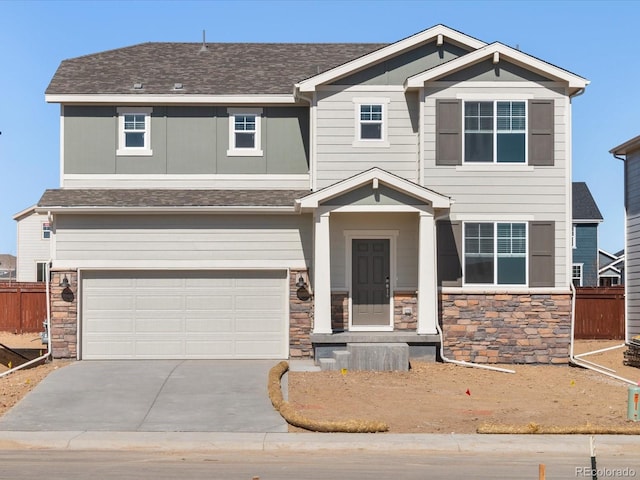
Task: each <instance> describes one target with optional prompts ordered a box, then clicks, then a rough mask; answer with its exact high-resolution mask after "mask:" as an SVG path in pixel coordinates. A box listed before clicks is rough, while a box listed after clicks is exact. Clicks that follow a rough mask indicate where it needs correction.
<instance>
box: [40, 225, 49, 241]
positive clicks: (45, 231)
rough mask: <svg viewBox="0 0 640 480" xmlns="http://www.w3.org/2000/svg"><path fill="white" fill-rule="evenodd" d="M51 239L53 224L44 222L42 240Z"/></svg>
mask: <svg viewBox="0 0 640 480" xmlns="http://www.w3.org/2000/svg"><path fill="white" fill-rule="evenodd" d="M50 238H51V224H50V223H49V222H44V223H43V224H42V239H43V240H49V239H50Z"/></svg>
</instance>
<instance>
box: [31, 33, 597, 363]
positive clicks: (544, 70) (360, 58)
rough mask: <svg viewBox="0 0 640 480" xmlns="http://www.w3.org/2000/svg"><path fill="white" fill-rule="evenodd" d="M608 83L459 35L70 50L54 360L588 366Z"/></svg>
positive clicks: (51, 92)
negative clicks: (389, 349) (424, 359)
mask: <svg viewBox="0 0 640 480" xmlns="http://www.w3.org/2000/svg"><path fill="white" fill-rule="evenodd" d="M588 83H589V82H588V81H587V80H585V79H584V78H582V77H580V76H578V75H575V74H573V73H571V72H569V71H567V70H564V69H562V68H559V67H557V66H554V65H552V64H550V63H547V62H544V61H542V60H540V59H538V58H535V57H533V56H530V55H527V54H525V53H523V52H522V51H520V50H518V49H514V48H511V47H508V46H506V45H503V44H501V43H498V42H496V43H491V44H487V43H484V42H482V41H480V40H477V39H475V38H472V37H469V36H467V35H465V34H463V33H460V32H458V31H455V30H452V29H450V28H448V27H445V26H442V25H437V26H435V27H433V28H430V29H428V30H425V31H423V32H420V33H417V34H415V35H412V36H410V37H408V38H405V39H403V40H400V41H398V42H396V43H393V44H388V45H387V44H241V43H227V44H211V43H210V44H189V43H146V44H141V45H135V46H132V47H127V48H120V49H116V50H111V51H107V52H102V53H96V54H93V55H85V56H82V57H78V58H74V59H70V60H65V61H63V62H62V64H61V65H60V67H59V68H58V70H57V72H56V73H55V75H54V77H53V79H52V81H51V83H50V85H49V87H48V88H47V91H46V100H47V101H48V102H51V103H59V104H60V105H61V156H62V158H61V169H62V171H61V186H60V188H59V189H55V190H47V191H46V192H45V193H44V195H43V196H42V198H41V199H40V201H39V202H38V206H37V207H36V212H38V213H40V214H47V215H50V216H51V218H52V219H53V224H52V226H53V230H52V248H51V258H52V290H51V292H52V293H51V294H52V299H53V300H54V301H53V302H52V310H53V311H52V319H53V324H52V337H53V339H54V340H53V354H54V356H55V357H73V358H75V357H77V358H82V359H102V358H288V357H294V358H299V357H312V356H315V357H316V358H318V357H322V356H325V355H329V354H330V352H331V350H333V349H340V348H344V347H345V345H347V344H351V343H359V342H361V343H367V344H369V343H376V342H382V343H393V342H399V343H401V344H404V343H406V344H408V345H409V346H410V347H411V355H430V354H432V353H434V352H435V350H436V348H438V347H439V346H440V340H441V337H440V336H439V327H440V326H442V330H443V333H444V345H443V350H444V354H445V356H447V357H449V358H455V359H459V360H471V361H475V362H483V363H496V362H511V363H536V362H537V363H566V362H567V360H568V347H569V341H570V338H569V337H570V330H571V328H570V324H571V321H570V316H571V312H570V310H571V307H570V305H571V291H570V282H571V267H572V258H571V254H572V249H571V225H572V212H571V210H570V208H569V205H570V204H571V202H570V195H571V178H570V172H571V131H570V130H571V102H572V97H573V96H575V95H578V94H581V93H582V92H583V91H584V89H585V87H586V86H587V84H588ZM60 298H62V299H63V300H65V301H63V302H61V301H60Z"/></svg>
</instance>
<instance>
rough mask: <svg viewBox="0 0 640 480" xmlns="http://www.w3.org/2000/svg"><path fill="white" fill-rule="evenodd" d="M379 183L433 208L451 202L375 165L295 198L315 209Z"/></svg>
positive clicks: (442, 206) (375, 186)
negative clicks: (366, 186)
mask: <svg viewBox="0 0 640 480" xmlns="http://www.w3.org/2000/svg"><path fill="white" fill-rule="evenodd" d="M380 183H382V184H383V185H385V186H387V187H389V188H390V189H392V190H396V191H398V192H399V193H400V194H401V197H402V198H403V199H406V198H415V199H416V202H414V203H412V204H426V205H431V206H433V208H449V207H450V206H451V203H452V202H451V199H450V198H449V197H447V196H445V195H442V194H440V193H437V192H434V191H433V190H429V189H427V188H424V187H421V186H420V185H417V184H415V183H413V182H410V181H409V180H405V179H404V178H401V177H398V176H396V175H393V174H391V173H389V172H387V171H385V170H382V169H380V168H377V167H374V168H372V169H370V170H367V171H365V172H362V173H359V174H358V175H354V176H353V177H350V178H347V179H346V180H343V181H341V182H338V183H335V184H333V185H331V186H329V187H326V188H323V189H321V190H318V191H317V192H314V193H312V194H310V195H307V196H305V197H303V198H301V199H299V200H296V203H297V204H298V205H299V206H300V208H303V209H315V208H318V206H320V205H321V204H323V203H327V202H329V201H330V200H332V199H335V198H339V197H343V198H349V195H347V194H348V193H349V192H352V191H356V190H358V189H360V188H361V187H363V186H365V185H368V184H371V185H373V188H374V189H376V188H377V186H378V185H379V184H380ZM397 198H400V197H397Z"/></svg>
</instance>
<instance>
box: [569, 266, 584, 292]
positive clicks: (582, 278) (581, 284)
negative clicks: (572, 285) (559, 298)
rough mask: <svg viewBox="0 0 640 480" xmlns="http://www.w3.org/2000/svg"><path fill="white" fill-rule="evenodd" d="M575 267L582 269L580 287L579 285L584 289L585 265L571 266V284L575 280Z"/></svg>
mask: <svg viewBox="0 0 640 480" xmlns="http://www.w3.org/2000/svg"><path fill="white" fill-rule="evenodd" d="M574 267H580V285H578V286H579V287H582V286H583V284H584V263H574V264H572V265H571V282H573V279H574V278H575V277H574V276H573V268H574Z"/></svg>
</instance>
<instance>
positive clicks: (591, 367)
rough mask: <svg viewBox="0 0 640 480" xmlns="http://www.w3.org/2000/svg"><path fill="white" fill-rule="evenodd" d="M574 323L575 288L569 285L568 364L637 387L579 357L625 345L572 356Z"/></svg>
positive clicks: (605, 368) (636, 383)
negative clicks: (569, 326) (569, 327)
mask: <svg viewBox="0 0 640 480" xmlns="http://www.w3.org/2000/svg"><path fill="white" fill-rule="evenodd" d="M575 323H576V288H575V287H574V285H573V282H572V283H571V343H570V347H569V363H571V364H572V365H575V366H578V367H582V368H586V369H588V370H593V371H594V372H598V373H601V374H603V375H606V376H608V377H611V378H615V379H616V380H620V381H621V382H625V383H629V384H631V385H638V382H635V381H633V380H629V379H628V378H623V377H620V376H618V375H615V374H614V373H613V372H614V370H611V369H610V368H607V367H603V366H602V365H598V364H597V363H593V362H589V361H587V360H582V359H581V358H580V357H586V356H587V355H592V354H594V353H599V352H603V351H606V350H613V349H616V348H620V347H624V346H625V344H624V343H623V344H622V345H618V346H616V347H610V348H603V349H600V350H595V351H593V352H587V353H581V354H580V355H574V354H573V344H574V341H575V340H574V335H575Z"/></svg>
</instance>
